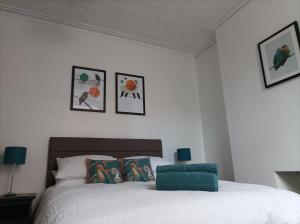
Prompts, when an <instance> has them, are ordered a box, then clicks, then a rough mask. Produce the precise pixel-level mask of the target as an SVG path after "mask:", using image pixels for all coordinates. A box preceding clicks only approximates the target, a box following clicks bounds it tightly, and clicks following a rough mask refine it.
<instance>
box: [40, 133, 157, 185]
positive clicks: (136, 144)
mask: <svg viewBox="0 0 300 224" xmlns="http://www.w3.org/2000/svg"><path fill="white" fill-rule="evenodd" d="M78 155H109V156H114V157H117V158H122V157H127V156H157V157H162V143H161V140H160V139H119V138H71V137H51V138H50V140H49V152H48V165H47V176H46V187H50V186H52V185H54V184H55V180H54V178H53V175H52V173H51V171H52V170H57V163H56V158H64V157H70V156H78Z"/></svg>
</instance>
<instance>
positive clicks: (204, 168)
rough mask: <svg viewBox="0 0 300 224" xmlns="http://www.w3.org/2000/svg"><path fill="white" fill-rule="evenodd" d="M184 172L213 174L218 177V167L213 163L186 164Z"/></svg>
mask: <svg viewBox="0 0 300 224" xmlns="http://www.w3.org/2000/svg"><path fill="white" fill-rule="evenodd" d="M186 172H206V173H214V174H216V175H217V176H218V167H217V165H216V164H214V163H199V164H187V165H186Z"/></svg>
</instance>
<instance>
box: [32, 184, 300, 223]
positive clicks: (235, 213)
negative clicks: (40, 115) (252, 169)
mask: <svg viewBox="0 0 300 224" xmlns="http://www.w3.org/2000/svg"><path fill="white" fill-rule="evenodd" d="M219 188H220V189H219V192H201V191H156V190H155V182H145V183H144V182H126V183H122V184H114V185H105V184H84V185H79V186H72V187H70V186H69V187H65V186H60V187H51V188H49V189H47V190H46V191H45V193H44V194H43V197H42V200H41V203H40V206H39V208H38V210H37V213H36V217H35V224H71V223H72V224H102V223H103V224H148V223H149V224H150V223H151V224H169V223H170V224H177V223H180V224H194V223H197V224H221V223H222V224H248V223H249V224H260V223H261V224H283V223H284V224H300V195H298V194H296V193H292V192H289V191H285V190H279V189H274V188H271V187H266V186H261V185H251V184H240V183H234V182H227V181H219Z"/></svg>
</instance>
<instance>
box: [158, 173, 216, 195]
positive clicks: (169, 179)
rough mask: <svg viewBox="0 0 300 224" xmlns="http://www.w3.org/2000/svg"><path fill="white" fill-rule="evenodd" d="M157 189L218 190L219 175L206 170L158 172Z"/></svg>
mask: <svg viewBox="0 0 300 224" xmlns="http://www.w3.org/2000/svg"><path fill="white" fill-rule="evenodd" d="M156 189H157V190H162V191H179V190H181V191H182V190H188V191H218V177H217V175H216V174H213V173H205V172H169V173H167V172H164V173H157V176H156Z"/></svg>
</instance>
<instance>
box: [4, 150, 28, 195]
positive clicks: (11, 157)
mask: <svg viewBox="0 0 300 224" xmlns="http://www.w3.org/2000/svg"><path fill="white" fill-rule="evenodd" d="M26 150H27V149H26V148H25V147H19V146H10V147H6V148H5V152H4V160H3V164H5V165H11V179H10V190H9V193H7V194H5V195H4V196H6V197H9V196H16V193H13V192H12V185H13V181H14V168H15V166H16V165H22V164H25V158H26Z"/></svg>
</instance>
